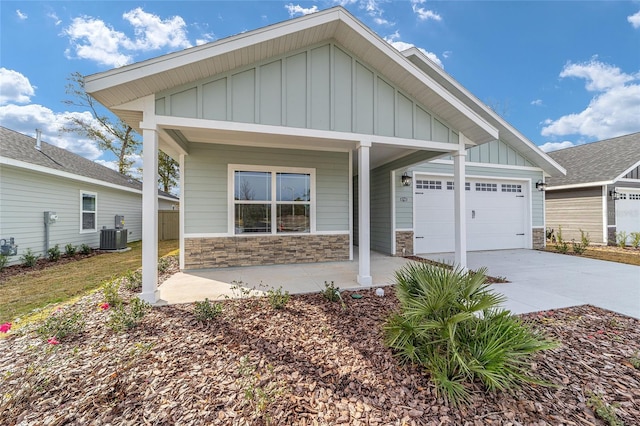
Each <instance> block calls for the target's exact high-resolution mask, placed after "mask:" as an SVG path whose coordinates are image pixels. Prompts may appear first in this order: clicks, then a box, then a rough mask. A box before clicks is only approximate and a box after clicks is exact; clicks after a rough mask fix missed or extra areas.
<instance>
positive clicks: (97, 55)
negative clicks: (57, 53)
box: [63, 16, 133, 67]
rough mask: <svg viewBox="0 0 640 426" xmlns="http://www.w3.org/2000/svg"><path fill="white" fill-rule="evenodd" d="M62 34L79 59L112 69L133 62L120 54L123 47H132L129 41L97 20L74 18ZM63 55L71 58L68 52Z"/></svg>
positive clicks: (123, 35) (129, 57) (128, 56)
mask: <svg viewBox="0 0 640 426" xmlns="http://www.w3.org/2000/svg"><path fill="white" fill-rule="evenodd" d="M63 33H64V34H65V35H67V36H68V37H69V40H70V42H71V44H72V46H73V50H75V55H76V57H78V58H80V59H89V60H92V61H96V62H97V63H99V64H102V65H108V66H113V67H118V66H123V65H126V64H128V63H130V62H131V61H132V60H133V57H132V56H131V55H127V54H124V53H121V52H120V49H121V48H122V47H123V46H127V47H128V48H131V47H133V45H132V43H131V40H129V39H128V38H127V36H126V35H125V34H124V33H122V32H120V31H116V30H114V29H113V28H110V27H108V26H107V25H106V24H105V23H104V22H103V21H101V20H99V19H94V18H91V17H88V16H82V17H79V18H74V19H73V21H72V23H71V25H69V26H68V27H67V28H65V29H64V31H63ZM65 53H66V55H67V57H69V58H71V57H72V55H71V51H70V50H67V51H66V52H65Z"/></svg>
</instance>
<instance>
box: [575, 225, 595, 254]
mask: <svg viewBox="0 0 640 426" xmlns="http://www.w3.org/2000/svg"><path fill="white" fill-rule="evenodd" d="M571 243H572V245H573V252H574V253H575V254H582V253H584V252H585V251H587V248H588V247H589V245H590V244H591V240H590V239H589V233H588V232H587V233H585V232H584V231H583V230H582V229H581V230H580V242H579V243H576V242H575V241H574V240H572V241H571Z"/></svg>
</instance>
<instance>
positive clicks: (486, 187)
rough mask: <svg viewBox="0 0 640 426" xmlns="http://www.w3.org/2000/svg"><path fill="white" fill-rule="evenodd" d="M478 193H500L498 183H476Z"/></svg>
mask: <svg viewBox="0 0 640 426" xmlns="http://www.w3.org/2000/svg"><path fill="white" fill-rule="evenodd" d="M476 191H480V192H498V184H497V183H485V182H476Z"/></svg>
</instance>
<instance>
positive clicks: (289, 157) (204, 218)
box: [183, 143, 350, 234]
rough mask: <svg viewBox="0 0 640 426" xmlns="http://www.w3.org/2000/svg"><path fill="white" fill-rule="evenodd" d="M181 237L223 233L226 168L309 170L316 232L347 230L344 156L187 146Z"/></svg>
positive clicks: (346, 155) (346, 165)
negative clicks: (313, 189) (312, 173)
mask: <svg viewBox="0 0 640 426" xmlns="http://www.w3.org/2000/svg"><path fill="white" fill-rule="evenodd" d="M185 162H186V167H185V176H184V179H185V188H184V200H183V202H184V203H185V210H184V211H185V233H186V234H191V233H197V234H202V233H205V234H206V233H226V232H228V210H227V200H228V193H227V188H228V182H227V177H228V167H227V166H228V164H246V165H259V166H274V167H302V168H313V169H315V171H316V198H317V200H316V201H315V203H316V231H317V232H331V231H345V232H346V231H349V184H350V178H349V153H347V152H327V151H307V150H288V149H274V148H269V149H267V148H255V147H244V146H232V145H217V144H202V143H192V144H191V150H190V155H188V156H187V157H186V158H185Z"/></svg>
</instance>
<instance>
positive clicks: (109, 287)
mask: <svg viewBox="0 0 640 426" xmlns="http://www.w3.org/2000/svg"><path fill="white" fill-rule="evenodd" d="M102 293H103V294H104V300H105V301H106V302H107V303H108V304H109V306H113V307H118V306H120V305H122V303H123V300H122V297H120V281H119V280H113V279H112V280H110V281H107V282H106V283H105V284H104V286H103V288H102Z"/></svg>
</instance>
